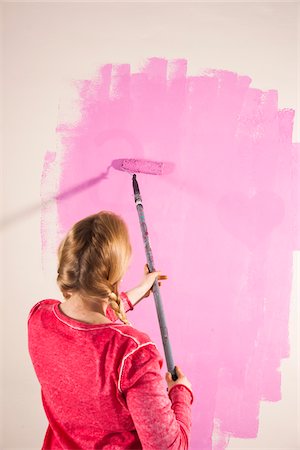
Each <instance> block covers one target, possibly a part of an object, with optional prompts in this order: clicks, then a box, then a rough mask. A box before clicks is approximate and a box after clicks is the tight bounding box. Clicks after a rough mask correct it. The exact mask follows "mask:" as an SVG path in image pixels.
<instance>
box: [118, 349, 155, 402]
mask: <svg viewBox="0 0 300 450" xmlns="http://www.w3.org/2000/svg"><path fill="white" fill-rule="evenodd" d="M145 345H154V347H156V344H155V343H154V342H145V343H144V344H141V345H139V346H138V347H136V348H135V349H133V350H132V351H131V352H129V353H128V354H127V355H126V356H124V358H123V359H122V364H121V370H120V374H119V379H118V389H119V391H120V392H121V394H122V389H121V377H122V371H123V367H124V363H125V360H126V358H128V356H130V355H132V353H134V352H135V351H136V350H138V349H139V348H141V347H144V346H145ZM156 348H157V347H156Z"/></svg>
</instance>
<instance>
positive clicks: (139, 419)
mask: <svg viewBox="0 0 300 450" xmlns="http://www.w3.org/2000/svg"><path fill="white" fill-rule="evenodd" d="M124 359H125V361H124V363H123V370H122V372H121V382H120V386H121V390H122V392H123V395H124V396H125V399H126V403H127V407H128V410H129V412H130V414H131V417H132V420H133V422H134V425H135V428H136V430H137V433H138V436H139V439H140V441H141V443H142V447H143V449H144V450H157V449H158V448H159V449H160V450H165V449H168V450H169V449H172V450H179V449H180V450H187V449H188V447H189V440H190V432H191V425H192V423H191V404H192V403H193V394H192V392H191V391H190V390H189V389H188V388H186V386H184V385H183V384H177V385H175V386H173V387H172V388H171V389H170V392H169V393H167V391H166V381H165V380H163V378H162V376H161V373H160V369H161V367H162V364H163V360H162V358H161V356H160V354H159V352H158V350H157V348H156V347H155V344H154V343H147V344H141V345H140V346H138V347H137V348H136V349H135V350H134V351H133V352H131V353H130V354H129V356H127V357H125V358H124Z"/></svg>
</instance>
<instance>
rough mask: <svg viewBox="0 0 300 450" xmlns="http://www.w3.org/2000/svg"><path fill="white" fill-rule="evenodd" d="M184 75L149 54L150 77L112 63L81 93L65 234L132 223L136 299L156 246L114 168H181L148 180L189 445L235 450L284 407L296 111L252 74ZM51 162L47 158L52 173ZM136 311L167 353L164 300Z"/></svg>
mask: <svg viewBox="0 0 300 450" xmlns="http://www.w3.org/2000/svg"><path fill="white" fill-rule="evenodd" d="M186 71H187V61H186V60H184V59H178V60H173V61H168V60H166V59H163V58H150V59H149V60H147V63H146V64H145V66H144V67H143V68H141V71H140V72H139V73H130V65H129V64H122V65H119V66H118V65H117V66H116V65H111V64H107V65H104V66H101V67H100V70H99V76H98V78H97V79H95V80H84V81H83V82H81V83H79V90H80V99H81V103H80V108H81V118H80V120H79V121H78V122H77V123H75V124H74V123H72V124H68V123H62V124H59V126H58V127H57V132H58V133H59V135H60V138H61V142H62V145H63V147H64V161H63V163H62V165H61V172H60V183H59V190H58V192H57V207H58V217H59V224H58V232H60V233H61V232H66V231H67V230H68V229H69V228H70V227H71V225H72V224H73V223H74V222H75V221H77V220H79V219H81V218H82V217H84V216H86V215H89V214H92V213H94V212H96V211H100V210H103V209H105V210H112V211H115V212H117V213H118V214H121V215H122V217H123V218H124V219H125V220H126V222H127V224H128V226H129V230H130V235H131V240H132V246H133V253H134V258H133V262H132V266H131V268H130V270H129V272H128V274H127V276H126V278H125V279H124V281H123V289H124V290H126V289H129V288H130V287H132V286H133V285H135V284H136V283H137V282H139V281H140V278H141V276H142V272H143V265H144V264H145V262H146V260H145V255H144V247H143V242H142V237H141V233H140V228H139V222H138V216H137V212H136V208H135V205H134V201H133V194H132V183H131V176H130V175H129V174H127V173H122V172H118V171H115V170H114V169H113V168H110V169H109V170H107V168H108V166H109V165H110V164H111V161H112V160H113V159H117V158H144V159H151V160H159V161H161V160H163V161H170V162H173V163H175V170H174V172H173V173H172V174H169V175H165V176H162V177H159V176H151V175H143V174H140V175H139V174H138V181H139V185H140V189H141V194H142V198H143V202H144V208H145V217H146V221H147V224H148V231H149V234H150V241H151V245H152V250H153V254H154V260H155V263H156V269H157V270H161V271H162V272H163V273H166V274H167V275H168V277H169V278H168V280H167V281H166V282H164V284H163V287H162V290H161V292H162V298H163V303H164V309H165V313H166V318H167V325H168V329H169V336H170V340H171V344H172V349H173V356H174V360H175V363H176V364H178V365H179V366H181V368H182V369H183V371H184V372H185V373H186V375H187V377H188V378H189V379H190V380H191V382H192V385H193V391H194V396H195V400H194V404H193V417H192V421H193V431H192V442H191V449H193V450H200V449H212V448H214V449H225V448H226V445H227V442H228V441H229V438H230V436H236V437H241V438H253V437H255V436H256V435H257V432H258V426H259V422H258V417H259V406H260V401H261V400H267V401H272V402H274V401H278V400H280V398H281V393H280V384H281V375H280V370H279V368H280V361H281V359H282V358H286V357H288V355H289V341H288V319H289V302H290V294H291V274H292V250H293V249H296V248H299V237H298V236H296V225H297V224H296V218H295V208H296V203H295V202H296V200H295V198H296V195H295V192H296V187H295V186H296V182H295V178H296V176H297V174H296V162H295V161H296V156H297V152H296V151H297V146H296V145H294V146H293V145H292V128H293V118H294V111H293V110H291V109H284V110H279V109H278V104H277V102H278V93H277V91H275V90H268V91H261V90H259V89H254V88H251V87H250V84H251V78H250V77H248V76H244V75H243V76H241V75H239V74H236V73H233V72H229V71H225V70H206V71H204V72H202V73H201V75H199V76H187V75H186ZM297 161H298V160H297ZM52 162H53V155H49V154H48V155H46V160H45V167H44V172H45V171H48V172H49V170H50V171H51V163H52ZM49 164H50V165H49ZM90 179H91V181H89V180H90ZM77 185H79V188H76V186H77ZM74 187H75V189H73V188H74ZM72 189H73V191H72ZM70 190H71V193H70V192H69V191H70ZM68 192H69V193H68ZM43 239H47V226H44V228H43ZM129 315H130V317H129ZM129 315H128V317H129V320H131V321H132V322H133V325H134V326H135V327H136V328H138V329H141V330H143V331H145V332H147V333H149V334H150V336H151V338H152V339H153V340H154V341H155V342H157V344H158V347H159V348H160V351H161V354H162V355H163V347H162V344H161V337H160V332H159V326H158V321H157V318H156V310H155V305H154V300H153V298H152V297H149V298H148V299H145V300H143V302H141V303H140V304H139V305H138V306H137V307H136V310H135V311H133V312H132V313H129ZM166 370H167V368H166V365H164V367H163V374H164V373H165V372H166ZM213 431H214V433H213ZM213 435H214V436H213ZM212 438H213V441H212Z"/></svg>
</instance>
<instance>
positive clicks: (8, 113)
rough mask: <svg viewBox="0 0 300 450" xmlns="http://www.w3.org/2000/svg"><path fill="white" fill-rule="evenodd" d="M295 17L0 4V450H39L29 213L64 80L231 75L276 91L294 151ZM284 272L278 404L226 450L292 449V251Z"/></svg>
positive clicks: (35, 290) (34, 218) (36, 251)
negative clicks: (113, 70) (149, 73)
mask: <svg viewBox="0 0 300 450" xmlns="http://www.w3.org/2000/svg"><path fill="white" fill-rule="evenodd" d="M299 11H300V8H299V3H296V2H230V3H229V2H222V3H220V2H180V3H177V2H164V3H161V2H149V3H148V2H145V3H143V2H132V3H125V2H118V3H113V2H90V3H87V2H73V3H71V2H47V3H44V2H32V3H28V2H8V1H6V2H4V3H3V2H2V4H1V19H2V20H1V25H2V26H1V40H2V47H1V49H2V50H1V51H2V63H3V64H2V65H1V67H2V70H1V73H0V76H1V81H2V83H1V86H2V94H3V96H2V106H3V109H2V111H1V114H2V115H1V123H2V124H3V127H1V128H3V130H4V133H3V135H2V136H3V139H2V164H1V174H0V175H1V180H2V183H1V184H2V194H3V195H2V205H1V206H2V207H1V216H2V217H1V220H2V225H1V255H2V256H3V258H2V261H1V264H2V265H1V277H2V278H1V291H2V295H1V299H2V311H1V312H2V314H1V318H2V333H3V334H2V342H3V343H4V350H2V354H1V361H2V391H1V393H2V396H3V398H2V399H1V405H2V407H3V410H2V414H3V416H2V418H1V424H2V425H3V430H2V431H3V432H2V438H3V441H2V443H1V448H3V449H39V448H41V444H42V439H43V437H44V433H45V430H46V426H47V420H46V417H45V414H44V411H43V408H42V403H41V398H40V387H39V384H38V381H37V379H36V377H35V373H34V371H33V368H32V366H31V361H30V359H29V355H28V352H27V322H26V321H27V315H28V311H29V309H30V307H31V306H32V305H33V304H34V303H36V302H37V301H39V300H40V299H42V298H45V297H50V298H51V297H52V298H60V294H59V293H58V289H57V287H56V285H55V278H56V274H55V269H54V268H53V270H52V271H51V270H47V271H43V270H42V254H41V241H40V210H39V206H38V205H39V202H40V183H41V180H40V178H41V172H42V167H43V158H44V154H45V152H46V151H47V150H48V151H55V150H56V145H57V141H56V140H57V137H56V134H55V127H56V125H57V124H58V122H60V120H61V117H62V115H64V111H61V110H59V106H60V107H62V105H63V103H62V99H64V102H66V100H67V99H68V97H70V98H71V96H72V92H71V91H72V89H71V88H70V86H71V82H72V81H73V80H78V79H85V78H86V79H90V78H93V77H95V76H96V73H97V70H98V68H99V66H100V65H101V64H105V63H118V64H119V63H130V64H131V68H132V71H133V72H134V71H138V70H139V67H140V66H141V64H142V63H143V61H144V60H145V59H146V58H148V57H153V56H161V57H165V58H167V59H173V58H186V59H187V60H188V73H187V74H188V75H197V74H199V73H200V72H201V70H202V69H203V68H207V67H209V68H217V69H227V70H232V71H236V72H238V73H239V74H242V75H249V76H250V77H251V78H252V85H251V86H252V87H256V88H259V89H263V90H265V89H276V90H278V92H279V107H280V108H293V109H295V110H296V116H295V126H294V142H299V141H300V136H299V126H298V127H297V126H296V124H299V106H297V95H299V91H298V94H297V74H298V85H300V80H299V68H298V67H297V60H298V61H299V59H300V54H299V47H300V46H299V44H298V54H297V39H298V42H299V36H298V37H297V24H298V27H299ZM298 105H299V98H298ZM297 131H298V135H297ZM296 255H298V263H297V262H296ZM54 257H55V255H54ZM294 268H295V273H296V271H297V273H298V290H296V281H297V279H296V277H294V289H293V296H292V303H291V320H290V344H291V354H290V358H289V359H288V360H284V361H283V362H282V367H281V372H282V400H281V401H280V402H278V403H267V402H262V404H261V411H260V429H259V435H258V437H257V439H253V440H240V439H232V440H231V442H230V445H229V447H228V448H230V449H246V448H247V449H250V448H251V449H261V450H262V449H282V450H295V449H299V448H300V437H299V429H298V438H297V423H299V422H300V417H299V414H298V413H299V385H298V386H297V373H298V374H299V346H298V347H297V344H298V343H299V326H298V323H299V322H298V319H299V308H298V305H297V302H299V273H300V264H299V252H297V253H296V252H295V264H294ZM297 332H298V337H297ZM297 368H298V371H297ZM187 376H188V374H187ZM297 399H298V410H297ZM195 426H197V424H195ZM199 450H201V449H199Z"/></svg>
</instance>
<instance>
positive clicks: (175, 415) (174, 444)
mask: <svg viewBox="0 0 300 450" xmlns="http://www.w3.org/2000/svg"><path fill="white" fill-rule="evenodd" d="M120 296H121V298H122V301H123V304H124V309H125V311H126V312H127V311H128V310H130V309H133V306H132V304H131V302H130V300H129V298H128V297H127V295H126V294H125V293H124V292H122V293H121V294H120ZM60 303H61V302H60V301H58V300H52V299H46V300H41V301H39V302H38V303H36V304H35V305H34V306H33V307H32V308H31V310H30V312H29V316H28V349H29V353H30V357H31V360H32V363H33V366H34V370H35V373H36V375H37V378H38V380H39V383H40V385H41V397H42V402H43V407H44V410H45V414H46V416H47V419H48V422H49V424H48V428H47V430H46V434H45V437H44V442H43V446H42V450H58V449H60V450H61V449H68V450H75V449H76V450H78V449H82V450H92V449H99V450H100V449H101V450H102V449H103V450H104V449H105V450H120V449H122V450H123V449H124V450H127V449H128V450H129V449H130V450H140V449H145V450H154V449H155V450H164V449H172V450H175V449H176V450H177V449H188V446H189V438H190V431H191V404H192V403H193V393H192V391H191V390H190V389H189V388H187V387H186V386H185V385H183V384H177V385H175V386H173V387H172V388H171V389H170V390H169V392H167V390H166V382H165V380H164V379H163V378H162V375H161V373H160V369H161V367H162V364H163V359H162V357H161V355H160V353H159V352H158V350H157V348H156V345H155V343H154V342H152V341H151V339H150V337H149V336H148V335H147V334H146V333H143V332H141V331H139V330H137V329H136V328H134V327H133V326H132V325H125V324H123V323H122V322H121V321H120V322H119V323H117V322H116V321H117V320H118V317H117V316H116V315H115V313H114V311H113V310H112V309H111V308H110V307H108V308H107V312H106V315H107V317H108V318H109V319H110V320H112V321H113V323H106V324H97V325H92V324H88V323H85V322H81V321H78V320H75V319H73V318H70V317H69V316H67V315H65V314H64V313H63V312H62V311H61V310H60V309H59V305H60Z"/></svg>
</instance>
